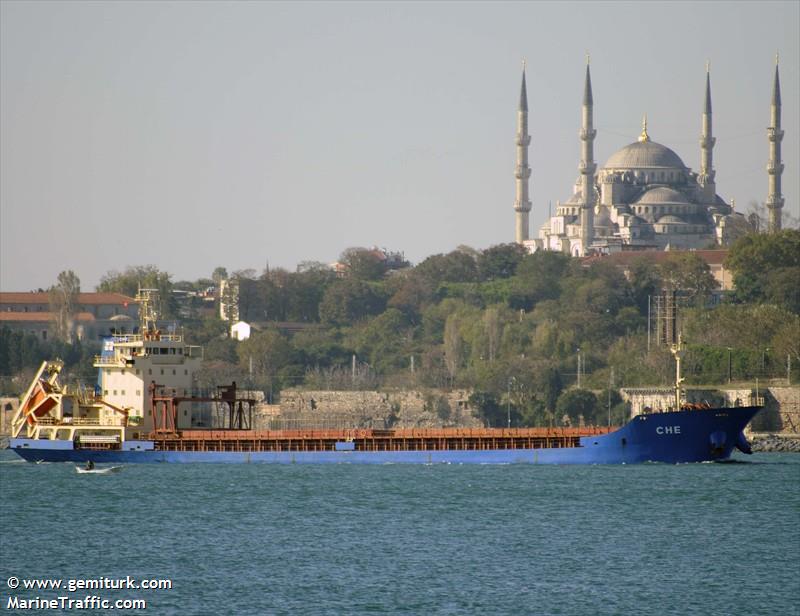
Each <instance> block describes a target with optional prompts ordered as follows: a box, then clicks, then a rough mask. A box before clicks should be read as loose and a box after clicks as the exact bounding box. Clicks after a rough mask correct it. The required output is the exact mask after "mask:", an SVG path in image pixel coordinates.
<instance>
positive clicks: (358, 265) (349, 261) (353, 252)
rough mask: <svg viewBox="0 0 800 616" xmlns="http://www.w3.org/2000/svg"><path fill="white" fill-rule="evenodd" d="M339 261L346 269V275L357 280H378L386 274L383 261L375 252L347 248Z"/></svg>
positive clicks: (365, 249)
mask: <svg viewBox="0 0 800 616" xmlns="http://www.w3.org/2000/svg"><path fill="white" fill-rule="evenodd" d="M339 261H340V262H341V263H343V264H344V265H345V266H346V267H347V275H348V276H350V277H351V278H356V279H357V280H380V278H381V277H382V276H383V274H384V273H385V272H386V267H385V264H384V259H383V258H382V255H381V254H380V253H379V252H378V251H377V250H369V249H367V248H348V249H347V250H345V251H344V252H343V253H342V254H341V255H340V256H339Z"/></svg>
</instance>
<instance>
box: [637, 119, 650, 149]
mask: <svg viewBox="0 0 800 616" xmlns="http://www.w3.org/2000/svg"><path fill="white" fill-rule="evenodd" d="M648 141H650V135H648V134H647V114H644V117H643V118H642V134H641V135H639V143H646V142H648Z"/></svg>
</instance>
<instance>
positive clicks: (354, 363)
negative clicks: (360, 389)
mask: <svg viewBox="0 0 800 616" xmlns="http://www.w3.org/2000/svg"><path fill="white" fill-rule="evenodd" d="M350 372H351V376H352V380H353V385H355V384H356V354H355V353H353V366H352V368H351V369H350Z"/></svg>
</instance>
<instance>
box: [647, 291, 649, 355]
mask: <svg viewBox="0 0 800 616" xmlns="http://www.w3.org/2000/svg"><path fill="white" fill-rule="evenodd" d="M647 352H648V353H649V352H650V296H649V295H648V296H647Z"/></svg>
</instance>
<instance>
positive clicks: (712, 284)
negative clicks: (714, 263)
mask: <svg viewBox="0 0 800 616" xmlns="http://www.w3.org/2000/svg"><path fill="white" fill-rule="evenodd" d="M659 272H660V274H661V280H662V284H663V285H664V287H665V288H668V289H673V290H676V291H682V292H683V293H684V294H685V295H686V296H687V297H688V301H689V303H690V304H692V305H695V306H702V305H705V304H706V303H707V302H708V299H709V297H710V295H711V291H713V290H714V289H716V288H717V287H718V286H719V283H718V282H717V281H716V279H715V278H714V276H713V274H712V273H711V268H709V266H708V263H706V262H705V261H703V259H701V258H700V257H698V256H697V255H696V254H693V253H682V254H680V255H676V256H671V257H670V258H668V259H667V260H665V261H664V262H663V263H662V264H661V265H660V266H659Z"/></svg>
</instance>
